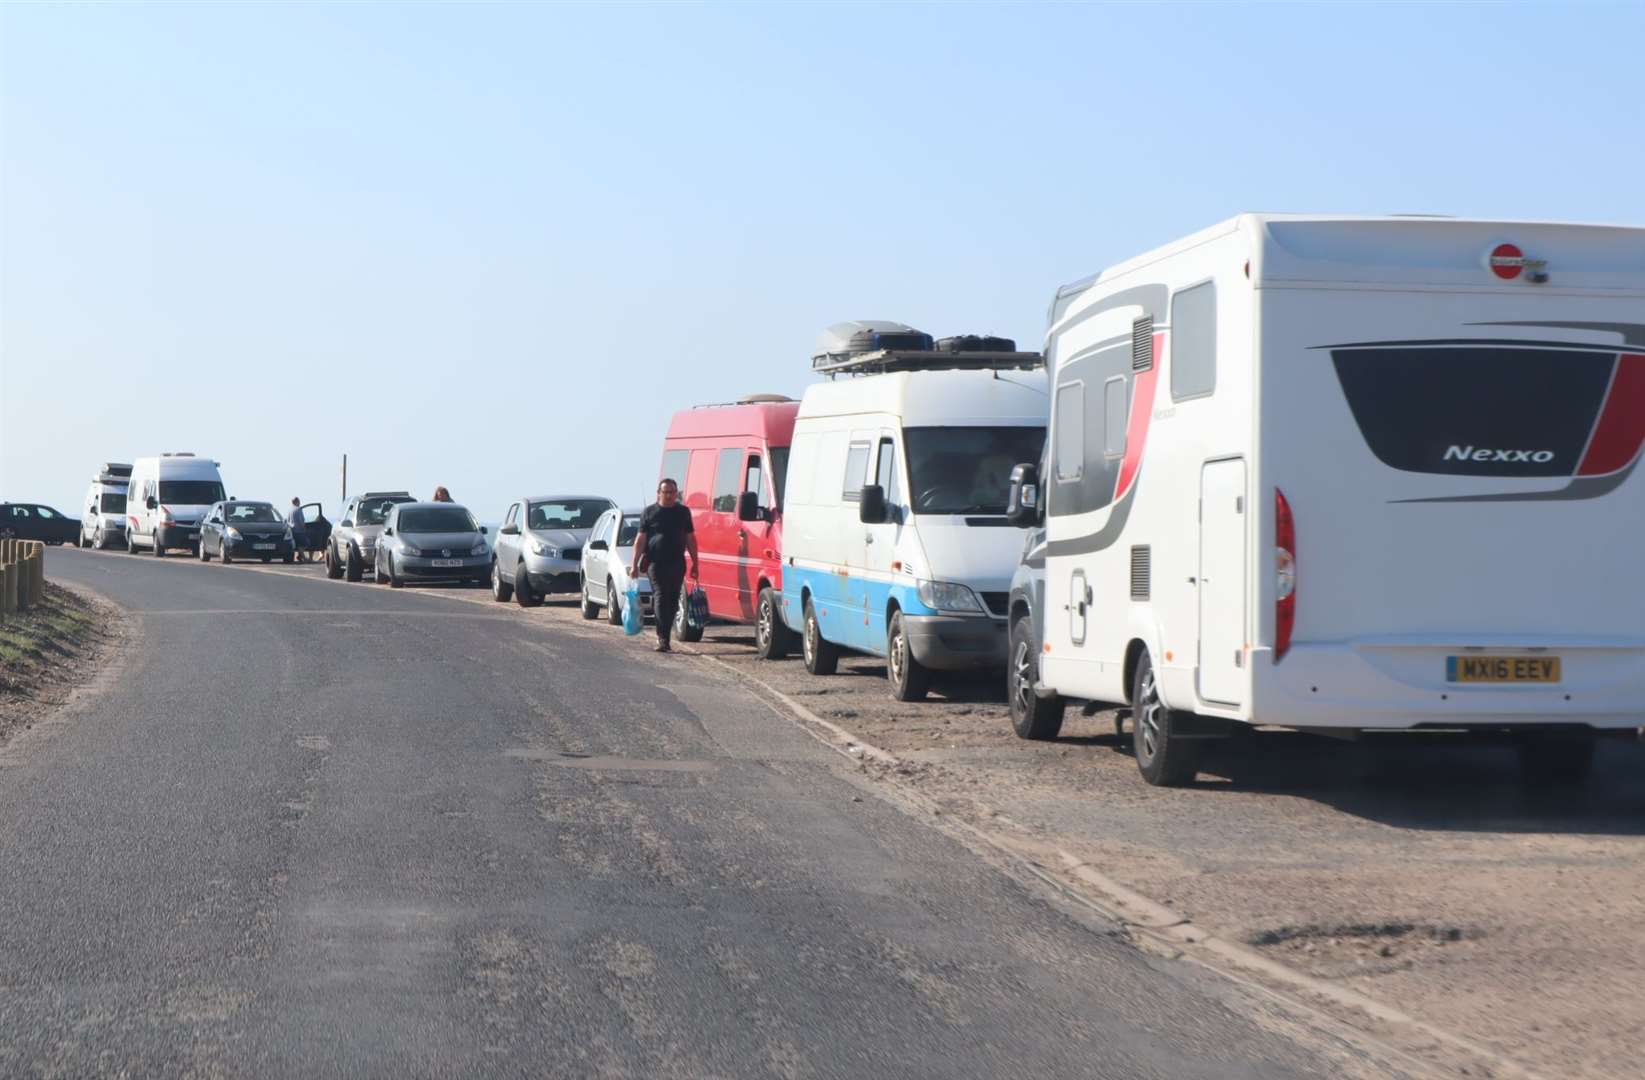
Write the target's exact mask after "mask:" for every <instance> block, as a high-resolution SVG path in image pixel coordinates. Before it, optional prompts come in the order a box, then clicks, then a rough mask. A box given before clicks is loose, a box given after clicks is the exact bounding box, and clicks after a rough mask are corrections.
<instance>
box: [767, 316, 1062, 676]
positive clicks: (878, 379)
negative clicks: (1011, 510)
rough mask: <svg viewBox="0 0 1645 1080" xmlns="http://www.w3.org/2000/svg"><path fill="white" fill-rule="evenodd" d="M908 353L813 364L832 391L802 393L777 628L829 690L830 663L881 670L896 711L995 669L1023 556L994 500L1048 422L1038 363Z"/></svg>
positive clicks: (1002, 499) (1001, 356) (1034, 449)
mask: <svg viewBox="0 0 1645 1080" xmlns="http://www.w3.org/2000/svg"><path fill="white" fill-rule="evenodd" d="M862 325H864V324H842V326H841V327H836V328H834V331H832V333H834V334H835V335H836V336H837V337H839V338H840V339H842V340H843V339H846V338H849V337H850V336H851V332H852V330H853V329H854V328H857V327H861V326H862ZM871 325H875V326H879V325H890V326H895V324H871ZM900 332H906V333H915V334H917V332H915V331H907V330H906V328H901V331H900ZM859 333H860V331H859ZM825 337H827V335H825ZM919 337H921V338H924V341H923V342H921V343H920V344H923V345H924V348H919V349H879V350H875V351H873V352H869V353H866V354H863V355H856V356H851V355H844V356H843V358H841V357H842V354H840V353H835V354H832V355H833V357H834V359H829V358H828V357H829V355H830V354H829V351H828V348H827V347H825V348H824V349H823V350H822V351H821V352H820V354H819V357H818V360H817V361H814V366H816V367H817V368H818V370H824V371H828V372H829V373H831V374H836V375H843V376H844V377H842V378H837V379H835V380H834V381H830V382H826V383H819V384H817V385H814V386H812V387H810V388H808V389H807V390H806V392H805V397H804V399H803V400H802V402H801V404H800V411H799V415H798V417H797V419H796V420H795V426H794V441H793V444H792V449H791V450H790V452H789V462H788V475H787V485H786V486H787V491H786V492H785V495H784V507H783V516H784V520H783V550H782V558H783V564H784V565H783V577H782V618H783V621H784V622H785V623H787V625H788V627H789V628H790V629H791V630H793V631H795V632H797V633H799V634H800V636H801V642H802V646H803V649H804V654H805V665H806V668H807V670H809V671H811V672H812V673H813V674H816V675H827V674H831V673H832V672H833V671H834V668H835V666H836V664H837V663H838V660H839V651H840V649H842V648H843V649H852V650H856V651H859V652H864V653H869V654H872V655H876V656H884V657H886V671H887V675H888V677H889V679H890V682H891V687H892V693H893V694H894V695H895V696H896V697H897V698H898V699H899V700H903V701H909V700H915V699H918V698H920V697H923V696H924V694H925V691H926V689H927V687H928V686H929V683H930V673H931V672H932V671H934V670H958V669H966V668H989V667H999V666H1001V665H1003V664H1004V662H1005V641H1006V622H1005V615H1006V596H1007V593H1008V591H1009V588H1010V583H1011V574H1012V571H1013V570H1015V569H1016V564H1017V555H1018V552H1019V550H1020V548H1021V546H1022V537H1021V535H1020V534H1018V533H1017V531H1016V530H1015V529H1012V528H1009V527H1008V525H1007V522H1006V519H1005V510H1006V497H1007V493H1008V490H1009V487H1010V477H1011V467H1012V465H1013V464H1014V463H1015V462H1017V461H1020V460H1024V459H1027V458H1031V457H1034V456H1037V455H1038V454H1039V451H1040V446H1041V444H1042V443H1043V442H1044V440H1045V415H1046V406H1047V396H1046V380H1045V373H1044V371H1043V370H1041V367H1040V365H1041V360H1040V356H1039V354H1038V353H1019V352H1016V351H1015V347H1014V346H1013V345H1012V344H1011V343H1010V342H1007V341H1001V340H998V339H992V343H993V344H995V345H997V346H1003V349H996V350H992V351H986V352H983V351H974V352H970V353H960V352H948V353H944V352H939V351H935V350H933V349H932V347H931V343H930V339H929V338H928V337H925V336H924V335H919Z"/></svg>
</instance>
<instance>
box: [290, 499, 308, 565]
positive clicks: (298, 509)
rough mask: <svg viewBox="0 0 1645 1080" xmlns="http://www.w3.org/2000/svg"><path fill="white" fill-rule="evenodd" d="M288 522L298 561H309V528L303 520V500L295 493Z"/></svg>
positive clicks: (292, 544)
mask: <svg viewBox="0 0 1645 1080" xmlns="http://www.w3.org/2000/svg"><path fill="white" fill-rule="evenodd" d="M286 524H287V525H288V526H290V527H291V546H292V548H293V550H295V551H296V553H297V561H298V562H308V544H307V543H306V541H307V539H308V530H307V528H305V526H304V522H303V500H301V499H299V498H298V497H297V496H295V495H293V496H292V497H291V510H290V511H288V512H287V513H286Z"/></svg>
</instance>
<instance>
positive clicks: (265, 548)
mask: <svg viewBox="0 0 1645 1080" xmlns="http://www.w3.org/2000/svg"><path fill="white" fill-rule="evenodd" d="M274 548H275V545H274V544H253V545H251V550H253V551H273V550H274Z"/></svg>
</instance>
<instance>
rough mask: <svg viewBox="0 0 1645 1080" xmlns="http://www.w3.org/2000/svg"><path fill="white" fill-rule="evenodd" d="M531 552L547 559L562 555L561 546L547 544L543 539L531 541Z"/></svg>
mask: <svg viewBox="0 0 1645 1080" xmlns="http://www.w3.org/2000/svg"><path fill="white" fill-rule="evenodd" d="M531 553H532V554H533V555H538V556H541V557H542V558H545V559H558V558H559V557H560V549H559V548H557V547H555V546H554V545H553V544H545V543H543V542H542V541H541V540H533V541H532V542H531Z"/></svg>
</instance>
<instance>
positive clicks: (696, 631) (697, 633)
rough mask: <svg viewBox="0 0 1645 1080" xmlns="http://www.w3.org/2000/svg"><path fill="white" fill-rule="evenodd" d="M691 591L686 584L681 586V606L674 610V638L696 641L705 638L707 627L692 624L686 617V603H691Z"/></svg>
mask: <svg viewBox="0 0 1645 1080" xmlns="http://www.w3.org/2000/svg"><path fill="white" fill-rule="evenodd" d="M690 597H691V591H690V590H689V589H688V588H687V587H686V586H684V585H682V586H680V606H679V607H678V608H677V609H675V612H674V640H675V641H685V642H696V641H701V640H702V639H703V630H704V629H705V627H701V626H692V625H691V623H690V621H689V620H688V619H687V618H686V615H685V613H686V605H687V604H689V603H690Z"/></svg>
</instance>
